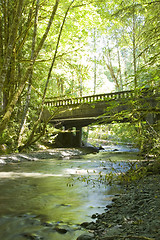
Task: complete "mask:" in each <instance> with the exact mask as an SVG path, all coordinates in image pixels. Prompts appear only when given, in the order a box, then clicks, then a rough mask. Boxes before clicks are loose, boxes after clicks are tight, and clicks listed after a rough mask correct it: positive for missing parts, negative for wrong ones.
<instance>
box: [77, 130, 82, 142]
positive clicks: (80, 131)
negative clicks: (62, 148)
mask: <svg viewBox="0 0 160 240" xmlns="http://www.w3.org/2000/svg"><path fill="white" fill-rule="evenodd" d="M76 146H77V147H82V127H76Z"/></svg>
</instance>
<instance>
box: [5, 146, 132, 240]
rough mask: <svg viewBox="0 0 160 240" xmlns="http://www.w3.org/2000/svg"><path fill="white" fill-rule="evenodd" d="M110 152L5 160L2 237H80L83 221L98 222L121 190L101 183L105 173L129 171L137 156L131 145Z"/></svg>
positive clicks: (55, 239) (56, 239)
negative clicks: (94, 216) (129, 163)
mask: <svg viewBox="0 0 160 240" xmlns="http://www.w3.org/2000/svg"><path fill="white" fill-rule="evenodd" d="M119 150H120V149H119ZM66 151H67V150H66ZM107 151H108V149H107ZM107 151H102V152H100V153H98V154H89V155H86V156H79V157H77V156H75V157H72V158H71V159H70V158H69V157H67V159H66V156H65V154H64V158H61V159H60V158H57V157H55V156H54V155H53V157H52V158H46V159H45V157H44V156H45V153H42V154H44V156H43V159H38V160H36V161H32V162H31V161H23V162H18V161H16V162H11V163H9V164H5V165H1V166H0V239H2V240H25V239H44V240H60V239H61V240H63V239H64V240H71V239H72V240H75V239H76V238H77V236H79V235H80V234H81V233H82V232H83V230H82V229H81V228H80V226H79V224H81V223H82V222H84V221H93V219H91V216H92V214H94V213H96V212H97V213H101V212H103V211H104V209H105V206H106V205H108V204H110V203H111V200H112V197H113V196H114V194H116V193H118V192H120V188H119V187H118V186H117V187H113V186H112V187H111V186H109V185H106V184H99V181H98V178H99V176H100V175H105V174H106V173H108V172H110V171H113V168H114V169H116V171H117V172H119V171H125V169H126V168H127V164H126V160H128V159H129V160H136V159H137V155H136V152H131V151H130V149H129V151H128V152H125V153H124V152H107ZM109 159H111V160H118V163H115V162H112V163H111V162H110V161H109ZM119 163H120V164H119Z"/></svg>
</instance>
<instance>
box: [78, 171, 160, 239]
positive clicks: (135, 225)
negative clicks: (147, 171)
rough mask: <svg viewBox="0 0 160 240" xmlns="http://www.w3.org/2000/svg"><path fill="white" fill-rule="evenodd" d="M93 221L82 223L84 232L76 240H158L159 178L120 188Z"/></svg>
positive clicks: (159, 234) (158, 176)
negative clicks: (103, 210)
mask: <svg viewBox="0 0 160 240" xmlns="http://www.w3.org/2000/svg"><path fill="white" fill-rule="evenodd" d="M92 217H93V218H95V219H96V221H93V222H90V223H87V222H85V223H82V226H83V227H84V228H85V229H86V230H87V233H86V234H83V235H81V236H80V237H79V238H77V240H89V239H90V240H119V239H125V240H130V239H134V240H141V239H142V240H153V239H154V240H160V175H151V176H147V177H144V178H143V179H141V180H139V181H137V182H134V183H131V184H129V185H128V186H124V191H123V193H122V194H121V195H117V196H115V197H114V198H113V200H112V205H110V206H106V211H105V212H104V213H103V214H94V215H93V216H92Z"/></svg>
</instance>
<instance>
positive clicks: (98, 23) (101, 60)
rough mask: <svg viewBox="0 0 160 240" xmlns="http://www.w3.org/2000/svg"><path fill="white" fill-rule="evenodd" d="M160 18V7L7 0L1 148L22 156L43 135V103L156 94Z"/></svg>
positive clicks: (2, 7) (0, 77) (0, 60)
mask: <svg viewBox="0 0 160 240" xmlns="http://www.w3.org/2000/svg"><path fill="white" fill-rule="evenodd" d="M159 13H160V5H159V1H151V2H147V1H144V0H134V1H120V0H113V1H105V0H98V1H92V2H91V1H90V0H83V1H80V0H74V1H71V0H67V1H66V0H60V1H59V0H54V1H53V0H47V1H43V0H29V1H21V0H17V1H13V0H10V1H5V0H2V1H1V2H0V72H1V74H0V85H1V89H0V103H1V105H0V115H1V116H0V120H1V121H0V141H1V143H2V144H7V145H9V144H13V145H14V147H13V148H14V149H18V147H19V146H22V145H24V146H25V141H28V144H31V143H32V142H33V141H29V139H34V140H35V139H38V138H39V137H41V135H43V133H44V132H45V128H46V126H44V124H43V123H41V121H40V119H41V115H42V112H43V105H44V101H45V98H53V97H57V96H64V95H65V96H82V95H85V94H90V93H93V92H94V93H95V92H97V91H99V92H100V91H103V92H104V91H108V92H110V91H111V90H113V88H114V87H115V90H125V89H141V88H144V87H146V86H147V87H148V86H149V87H156V88H159V86H160V79H159V71H160V68H159V66H160V64H159V56H160V53H159V45H160V41H159V40H160V39H159V30H160V23H159ZM133 104H134V103H133ZM33 123H34V124H33ZM123 128H125V127H123ZM136 128H137V126H135V127H130V130H129V131H130V133H128V134H127V136H128V137H129V138H130V136H132V135H133V132H134V131H135V130H134V129H136ZM120 129H121V127H118V125H117V127H115V131H116V134H118V135H119V136H120V137H121V138H122V139H123V140H124V136H123V131H122V130H120ZM138 131H139V130H138ZM156 131H157V130H156ZM141 133H142V134H144V135H145V131H141ZM7 134H10V136H9V137H8V139H7ZM134 136H135V133H134ZM150 136H151V135H150ZM143 137H144V139H145V136H142V138H143ZM146 138H147V137H146ZM11 139H13V141H12V140H11ZM152 139H153V138H152ZM152 139H151V137H150V140H151V142H150V145H152V148H153V149H154V151H157V150H156V149H158V147H157V146H158V144H157V143H158V140H157V139H159V137H156V138H154V143H152ZM136 142H138V139H136Z"/></svg>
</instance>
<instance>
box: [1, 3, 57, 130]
mask: <svg viewBox="0 0 160 240" xmlns="http://www.w3.org/2000/svg"><path fill="white" fill-rule="evenodd" d="M19 1H20V2H21V0H19ZM58 3H59V0H56V3H55V5H54V7H53V11H52V14H51V17H50V19H49V23H48V26H47V28H46V31H45V33H44V35H43V37H42V39H41V41H40V44H39V45H38V47H37V50H36V51H35V54H34V56H33V61H32V62H31V63H30V65H29V67H28V68H27V70H26V73H25V76H24V78H23V80H22V81H21V82H20V83H19V86H18V88H17V90H16V91H15V93H14V95H13V96H12V99H11V101H10V103H9V104H8V105H7V107H6V111H5V114H4V116H3V118H2V121H1V122H0V133H1V132H2V131H3V130H4V129H5V128H6V126H7V124H8V122H9V120H10V118H11V115H12V112H13V111H14V108H15V106H16V103H17V101H18V98H19V96H20V95H21V93H22V91H23V89H24V87H25V84H26V82H27V80H28V78H29V76H30V74H31V73H32V70H33V67H34V64H35V61H36V58H37V56H38V54H39V52H40V50H41V48H42V46H43V44H44V42H45V40H46V38H47V35H48V33H49V30H50V27H51V25H52V22H53V20H54V16H55V14H56V11H57V8H58ZM17 24H18V23H17ZM7 63H8V61H7ZM4 65H5V66H4V70H6V66H7V65H6V64H4ZM5 73H6V72H5V71H4V72H3V77H2V76H1V78H0V81H2V80H3V79H4V76H5Z"/></svg>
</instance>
